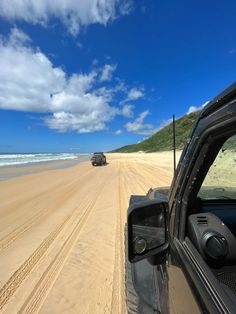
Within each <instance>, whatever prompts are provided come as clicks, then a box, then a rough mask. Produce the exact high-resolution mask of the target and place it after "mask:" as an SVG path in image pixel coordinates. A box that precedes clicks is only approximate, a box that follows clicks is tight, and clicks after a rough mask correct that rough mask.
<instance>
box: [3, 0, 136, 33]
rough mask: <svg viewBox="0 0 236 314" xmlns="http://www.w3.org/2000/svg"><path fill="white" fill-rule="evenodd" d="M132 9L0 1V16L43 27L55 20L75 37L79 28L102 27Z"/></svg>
mask: <svg viewBox="0 0 236 314" xmlns="http://www.w3.org/2000/svg"><path fill="white" fill-rule="evenodd" d="M132 6H133V1H132V0H70V1H65V0H56V1H52V0H39V1H35V0H11V1H10V2H9V0H1V1H0V15H1V16H2V17H5V18H7V19H8V20H10V21H14V22H15V21H18V20H23V21H25V22H27V23H31V24H41V25H44V26H45V25H47V24H48V23H49V20H50V18H57V19H59V20H60V21H61V22H62V23H63V24H64V25H65V26H66V27H67V29H68V31H69V32H70V33H71V34H73V35H77V34H78V33H79V30H80V28H81V27H84V26H87V25H89V24H94V23H99V24H102V25H105V26H106V25H107V24H108V23H109V22H111V21H113V20H114V19H115V18H117V17H118V16H119V15H127V14H130V13H131V11H132Z"/></svg>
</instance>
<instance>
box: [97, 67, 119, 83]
mask: <svg viewBox="0 0 236 314" xmlns="http://www.w3.org/2000/svg"><path fill="white" fill-rule="evenodd" d="M116 68H117V65H116V64H105V65H104V67H103V69H102V73H101V77H100V81H101V82H103V81H110V80H111V79H112V74H113V72H114V71H115V70H116Z"/></svg>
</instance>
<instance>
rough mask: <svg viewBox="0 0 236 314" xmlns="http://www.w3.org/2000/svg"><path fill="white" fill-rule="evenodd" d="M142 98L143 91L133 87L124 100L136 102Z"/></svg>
mask: <svg viewBox="0 0 236 314" xmlns="http://www.w3.org/2000/svg"><path fill="white" fill-rule="evenodd" d="M143 96H144V93H143V91H142V90H141V89H138V88H136V87H134V88H132V89H131V90H130V91H129V92H128V96H127V99H126V100H127V101H130V100H137V99H139V98H142V97H143Z"/></svg>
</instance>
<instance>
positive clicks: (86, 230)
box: [0, 152, 172, 314]
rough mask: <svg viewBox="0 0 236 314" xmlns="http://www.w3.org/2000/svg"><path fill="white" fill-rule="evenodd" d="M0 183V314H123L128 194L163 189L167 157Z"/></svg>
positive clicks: (125, 158)
mask: <svg viewBox="0 0 236 314" xmlns="http://www.w3.org/2000/svg"><path fill="white" fill-rule="evenodd" d="M107 159H108V162H109V164H108V165H107V166H104V167H92V166H91V165H90V163H89V162H83V163H81V164H79V165H76V166H73V167H71V168H66V169H61V170H50V171H44V172H41V173H36V174H30V175H27V176H22V177H17V178H14V179H11V180H7V181H2V182H0V199H1V204H0V217H1V220H0V287H1V288H0V311H1V312H4V313H16V312H19V313H37V312H40V313H82V314H85V313H92V314H93V313H98V314H99V313H126V309H125V297H124V296H125V292H124V267H123V259H124V247H123V243H124V234H123V232H124V224H125V220H126V210H127V205H128V200H129V196H130V194H145V193H146V191H147V190H148V189H149V188H150V187H157V186H163V185H165V186H166V185H169V184H170V182H171V179H172V153H170V152H169V153H168V152H166V153H159V154H158V153H155V154H113V155H108V157H107Z"/></svg>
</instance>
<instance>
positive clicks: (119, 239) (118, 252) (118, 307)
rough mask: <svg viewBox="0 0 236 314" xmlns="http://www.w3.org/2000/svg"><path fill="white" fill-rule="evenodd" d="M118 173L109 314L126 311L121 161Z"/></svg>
mask: <svg viewBox="0 0 236 314" xmlns="http://www.w3.org/2000/svg"><path fill="white" fill-rule="evenodd" d="M117 167H118V175H119V207H118V211H117V221H116V247H115V263H114V271H113V289H112V300H111V314H113V313H119V314H124V313H126V308H125V286H124V254H123V250H124V248H123V217H122V216H123V215H122V212H123V211H124V208H125V204H124V192H125V188H124V181H123V179H124V178H123V177H122V172H121V163H120V162H119V164H118V166H117ZM122 195H123V196H122Z"/></svg>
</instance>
